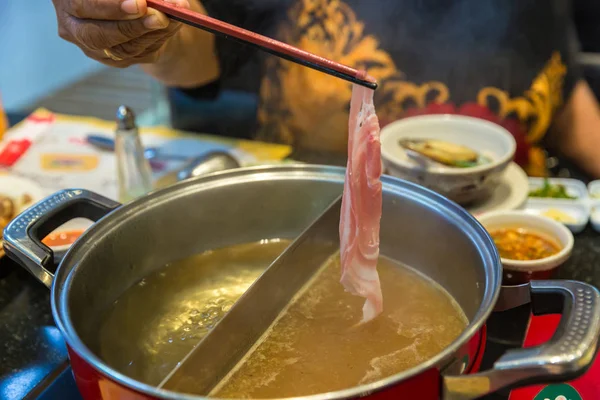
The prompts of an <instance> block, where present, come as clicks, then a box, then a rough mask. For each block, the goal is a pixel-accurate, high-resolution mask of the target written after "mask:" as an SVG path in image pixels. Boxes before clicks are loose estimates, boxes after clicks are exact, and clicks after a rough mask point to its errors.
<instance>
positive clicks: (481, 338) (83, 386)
mask: <svg viewBox="0 0 600 400" xmlns="http://www.w3.org/2000/svg"><path fill="white" fill-rule="evenodd" d="M485 341H486V329H485V326H484V327H483V328H482V330H481V331H480V332H478V333H477V334H476V335H475V336H473V338H471V340H469V342H468V343H467V344H466V345H465V348H464V349H465V351H466V352H467V355H466V356H464V357H462V358H463V359H464V370H465V371H467V372H468V373H475V372H477V371H478V370H479V368H480V365H481V359H482V357H483V352H484V350H485ZM68 350H69V359H70V361H71V367H72V369H73V375H74V377H75V382H76V383H77V387H78V388H79V391H80V392H81V395H82V396H83V398H84V399H85V400H158V399H160V397H154V396H151V395H147V394H144V393H140V392H137V391H135V390H133V389H130V388H128V387H126V386H124V385H122V384H120V383H118V382H116V381H114V380H113V379H111V378H110V377H108V376H105V375H104V374H103V373H101V372H100V371H98V370H97V369H95V368H94V367H93V366H92V365H90V364H89V363H88V362H87V361H86V360H85V359H83V358H82V357H81V356H79V354H77V352H76V351H74V350H73V349H72V348H71V347H70V346H69V347H68ZM467 357H468V361H467ZM441 384H442V375H441V373H440V371H439V369H438V368H432V369H429V370H426V371H424V372H422V373H421V374H419V375H417V376H414V377H413V378H411V379H408V380H405V381H402V382H398V384H396V385H394V386H392V387H390V388H387V389H384V390H381V391H379V392H376V393H371V394H365V395H364V396H363V397H362V399H368V400H401V399H420V400H439V399H440V393H441Z"/></svg>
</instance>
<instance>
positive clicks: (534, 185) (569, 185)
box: [529, 178, 588, 202]
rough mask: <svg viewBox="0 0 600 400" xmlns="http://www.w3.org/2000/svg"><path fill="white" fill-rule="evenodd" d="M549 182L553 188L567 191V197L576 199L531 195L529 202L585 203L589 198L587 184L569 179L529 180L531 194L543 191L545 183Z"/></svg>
mask: <svg viewBox="0 0 600 400" xmlns="http://www.w3.org/2000/svg"><path fill="white" fill-rule="evenodd" d="M546 181H547V182H548V183H549V184H550V185H552V186H555V187H556V186H562V187H564V189H565V192H566V194H567V195H569V196H572V197H574V198H572V199H568V198H556V197H536V196H531V194H530V195H529V200H531V201H540V200H552V201H562V202H572V201H585V200H586V199H587V198H588V189H587V187H586V186H585V184H584V183H583V182H581V181H579V180H577V179H569V178H547V179H544V178H529V192H530V193H531V191H534V190H538V189H541V188H542V187H543V186H544V185H545V182H546Z"/></svg>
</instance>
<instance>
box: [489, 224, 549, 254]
mask: <svg viewBox="0 0 600 400" xmlns="http://www.w3.org/2000/svg"><path fill="white" fill-rule="evenodd" d="M490 235H491V236H492V239H494V243H495V244H496V247H497V248H498V252H499V253H500V257H502V258H506V259H509V260H521V261H528V260H539V259H542V258H546V257H550V256H552V255H554V254H557V253H558V252H559V251H560V247H559V246H558V245H557V244H556V243H555V242H554V241H552V240H549V239H547V238H545V237H543V236H541V235H539V234H537V233H534V232H531V231H528V230H527V229H523V228H508V229H498V230H494V231H491V232H490Z"/></svg>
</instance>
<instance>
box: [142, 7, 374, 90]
mask: <svg viewBox="0 0 600 400" xmlns="http://www.w3.org/2000/svg"><path fill="white" fill-rule="evenodd" d="M146 3H147V4H148V7H151V8H154V9H156V10H158V11H161V12H163V13H164V14H166V15H167V16H168V17H169V18H171V19H174V20H176V21H179V22H182V23H184V24H187V25H190V26H193V27H195V28H199V29H203V30H205V31H208V32H211V33H213V34H215V35H221V36H224V37H226V38H229V39H233V40H236V41H238V42H242V43H245V44H247V45H250V46H253V47H257V48H259V49H261V50H264V51H266V52H268V53H270V54H273V55H276V56H278V57H281V58H284V59H286V60H289V61H292V62H295V63H297V64H300V65H304V66H306V67H309V68H312V69H315V70H317V71H321V72H324V73H326V74H329V75H331V76H335V77H337V78H341V79H344V80H347V81H349V82H352V83H356V84H358V85H361V86H364V87H367V88H369V89H373V90H375V89H377V83H376V82H371V81H368V80H365V79H361V78H360V77H359V76H360V75H359V71H357V70H356V69H354V68H350V67H348V66H346V65H343V64H340V63H337V62H335V61H331V60H329V59H327V58H324V57H320V56H317V55H315V54H312V53H309V52H307V51H304V50H301V49H299V48H297V47H294V46H291V45H289V44H286V43H283V42H280V41H277V40H275V39H271V38H269V37H266V36H263V35H259V34H258V33H255V32H251V31H248V30H246V29H243V28H240V27H238V26H235V25H231V24H228V23H226V22H223V21H220V20H218V19H215V18H212V17H209V16H207V15H203V14H200V13H197V12H194V11H191V10H188V9H186V8H182V7H177V6H176V5H173V4H170V3H167V2H165V1H163V0H146Z"/></svg>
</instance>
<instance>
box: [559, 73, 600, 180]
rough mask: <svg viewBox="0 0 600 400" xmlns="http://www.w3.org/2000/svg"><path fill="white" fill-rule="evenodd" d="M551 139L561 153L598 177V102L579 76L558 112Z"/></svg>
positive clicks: (599, 119) (599, 123)
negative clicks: (567, 99)
mask: <svg viewBox="0 0 600 400" xmlns="http://www.w3.org/2000/svg"><path fill="white" fill-rule="evenodd" d="M551 139H554V142H555V144H556V145H557V146H558V149H559V150H560V151H561V153H562V154H563V155H564V156H566V157H567V158H570V159H572V160H573V161H575V162H576V163H577V164H578V165H579V167H580V168H582V169H583V170H584V171H585V172H586V173H588V174H590V175H591V176H592V177H594V178H599V177H600V106H599V104H598V101H597V100H596V98H595V96H594V94H593V93H592V90H591V89H590V87H589V86H588V84H587V83H586V82H585V81H584V80H580V81H579V82H578V83H577V84H576V85H575V88H574V89H573V93H572V94H571V97H570V99H569V101H568V102H567V104H566V106H565V108H564V109H563V110H562V111H561V112H560V113H559V114H558V115H557V117H556V120H555V123H554V129H553V132H552V137H551Z"/></svg>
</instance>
